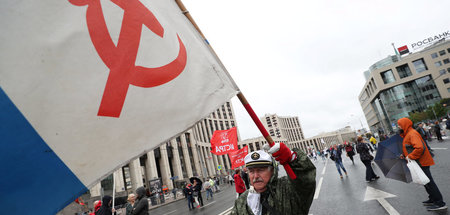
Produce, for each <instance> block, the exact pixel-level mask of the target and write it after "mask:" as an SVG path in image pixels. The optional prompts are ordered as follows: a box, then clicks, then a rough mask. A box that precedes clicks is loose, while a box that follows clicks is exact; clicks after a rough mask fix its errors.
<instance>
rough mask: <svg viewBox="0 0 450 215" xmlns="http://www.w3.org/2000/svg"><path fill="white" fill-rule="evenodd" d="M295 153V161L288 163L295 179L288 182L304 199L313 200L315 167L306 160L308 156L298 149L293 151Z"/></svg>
mask: <svg viewBox="0 0 450 215" xmlns="http://www.w3.org/2000/svg"><path fill="white" fill-rule="evenodd" d="M293 151H295V152H296V153H297V159H295V160H294V161H292V162H291V163H289V165H290V166H291V168H292V170H293V171H294V173H295V175H296V176H297V178H296V179H294V180H291V179H290V178H289V177H288V178H289V180H290V181H291V182H292V185H293V186H294V189H295V190H296V191H297V192H298V193H301V194H302V196H303V197H305V198H304V199H308V200H309V199H311V202H312V199H313V196H314V192H315V190H316V167H315V166H314V164H313V163H312V162H311V160H310V159H309V158H308V156H307V155H306V154H305V153H304V152H303V151H302V150H299V149H296V148H295V149H293Z"/></svg>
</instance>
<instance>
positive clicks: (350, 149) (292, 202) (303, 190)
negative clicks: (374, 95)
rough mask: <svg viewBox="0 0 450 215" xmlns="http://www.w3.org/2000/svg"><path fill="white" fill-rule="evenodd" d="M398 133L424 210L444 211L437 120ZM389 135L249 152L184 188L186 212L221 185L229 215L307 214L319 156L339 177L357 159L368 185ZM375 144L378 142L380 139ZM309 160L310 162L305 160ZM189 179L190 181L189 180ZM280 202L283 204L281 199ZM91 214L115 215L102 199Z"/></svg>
mask: <svg viewBox="0 0 450 215" xmlns="http://www.w3.org/2000/svg"><path fill="white" fill-rule="evenodd" d="M442 123H445V125H444V128H446V129H448V130H450V120H448V121H447V120H443V121H442ZM398 126H399V134H400V136H402V137H403V153H402V155H401V156H400V157H399V159H407V160H408V159H409V160H416V161H417V162H418V163H419V164H420V167H421V169H422V170H423V172H424V173H425V175H426V176H427V177H428V178H429V179H430V182H429V183H428V184H426V185H424V187H425V190H426V192H427V193H428V196H429V198H428V199H427V200H425V201H423V202H422V204H423V205H424V206H427V210H443V209H446V208H447V206H446V203H445V202H444V200H443V197H442V194H441V193H440V190H439V188H438V186H437V185H436V183H435V181H434V180H433V177H432V174H431V171H430V166H431V165H434V159H433V157H434V155H433V153H432V149H431V148H430V147H429V141H430V140H432V137H433V136H435V138H436V140H437V141H442V140H443V139H442V135H443V134H444V135H445V133H444V131H443V128H442V125H441V123H440V122H438V121H436V122H434V123H433V124H430V123H418V124H416V125H415V126H413V124H412V122H411V120H409V119H407V118H402V119H400V120H399V121H398ZM388 138H389V137H388V136H387V135H380V136H379V137H375V136H373V135H372V136H358V137H357V138H356V140H355V142H350V141H346V142H344V143H342V144H335V145H333V146H331V147H330V148H327V149H323V150H321V151H316V150H312V151H310V152H309V153H308V154H305V153H304V152H302V151H300V150H297V149H294V150H291V149H289V148H288V147H287V146H286V145H284V144H283V143H277V144H275V145H274V146H272V147H269V146H267V145H266V146H265V147H264V148H265V150H258V151H254V152H250V153H249V154H248V155H247V156H246V157H245V159H244V161H245V166H244V167H241V168H237V169H235V170H234V173H233V174H230V175H226V176H224V177H222V178H218V177H210V178H207V179H206V180H205V181H202V180H200V179H199V178H193V180H191V181H190V182H191V183H189V182H188V183H187V184H186V185H185V186H184V188H183V193H184V195H185V197H186V200H187V203H188V208H189V210H194V209H196V208H200V207H202V206H203V204H204V202H203V196H202V192H204V193H205V194H206V200H209V199H213V196H214V195H215V194H214V193H216V192H219V191H220V186H219V185H220V183H221V182H222V183H225V184H229V185H231V186H234V188H235V190H236V201H235V205H234V207H233V209H232V211H231V214H307V213H308V211H309V207H310V206H311V204H312V199H313V195H314V192H315V171H316V169H315V166H314V164H313V161H317V159H318V158H317V157H319V156H320V157H321V158H322V160H324V161H325V160H326V159H328V158H330V159H331V160H332V161H333V162H334V163H335V166H336V169H337V172H338V174H339V177H340V178H341V179H343V178H344V175H345V177H347V176H348V175H349V173H348V171H347V169H346V168H345V166H344V163H343V158H344V157H348V159H350V160H351V162H352V165H358V164H357V163H358V162H356V161H355V160H354V157H355V156H356V155H359V158H360V161H361V163H362V164H363V165H364V166H365V170H366V171H365V181H366V182H367V183H370V182H372V181H375V180H378V179H379V178H380V176H378V175H377V174H376V173H375V171H374V170H373V167H372V165H373V160H374V156H375V152H376V151H377V150H378V144H379V141H383V140H386V139H388ZM378 140H379V141H378ZM308 157H309V158H308ZM279 164H281V165H286V164H288V165H289V167H291V168H292V170H293V173H294V174H295V175H296V176H297V177H298V178H297V179H289V176H285V177H282V178H278V165H279ZM191 179H192V178H191ZM145 194H146V190H145V188H144V187H140V188H138V189H137V190H136V191H135V194H130V195H129V196H128V199H127V200H128V202H127V204H125V206H124V207H125V210H126V215H132V214H148V208H149V205H148V200H147V197H146V195H145ZM280 199H283V201H279V200H280ZM94 205H95V212H94V213H92V215H94V214H95V215H104V214H105V215H109V214H111V215H112V214H114V213H115V208H114V207H112V197H110V196H104V197H103V199H102V201H97V202H95V203H94Z"/></svg>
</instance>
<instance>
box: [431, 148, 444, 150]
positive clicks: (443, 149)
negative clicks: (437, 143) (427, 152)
mask: <svg viewBox="0 0 450 215" xmlns="http://www.w3.org/2000/svg"><path fill="white" fill-rule="evenodd" d="M431 149H443V150H447V148H431Z"/></svg>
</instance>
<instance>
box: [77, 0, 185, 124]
mask: <svg viewBox="0 0 450 215" xmlns="http://www.w3.org/2000/svg"><path fill="white" fill-rule="evenodd" d="M111 1H112V2H113V3H114V4H116V5H117V6H119V7H120V8H122V9H123V10H124V15H123V20H122V27H121V30H120V36H119V41H118V43H117V46H116V45H115V44H114V42H113V40H112V39H111V36H110V35H109V32H108V27H107V26H106V22H105V18H104V15H103V11H102V7H101V4H100V0H69V2H70V3H72V4H73V5H76V6H84V5H88V8H87V11H86V21H87V26H88V29H89V35H90V36H91V40H92V43H93V44H94V47H95V49H96V50H97V53H98V55H99V56H100V58H101V59H102V61H103V62H104V63H105V65H106V66H107V67H108V68H109V69H110V73H109V76H108V81H107V82H106V86H105V91H104V92H103V97H102V101H101V103H100V108H99V110H98V114H97V115H98V116H110V117H119V116H120V112H121V111H122V108H123V104H124V102H125V97H126V95H127V91H128V87H129V85H130V84H132V85H134V86H138V87H146V88H148V87H155V86H159V85H162V84H165V83H167V82H169V81H171V80H173V79H174V78H176V77H177V76H178V75H180V74H181V72H183V70H184V68H185V66H186V61H187V55H186V48H185V46H184V44H183V42H182V41H181V39H180V37H179V36H178V35H177V37H178V43H179V46H180V50H179V52H178V56H177V58H176V59H175V60H173V61H172V62H170V63H169V64H167V65H164V66H161V67H157V68H146V67H141V66H136V65H135V63H136V56H137V52H138V48H139V42H140V38H141V32H142V26H143V25H145V26H146V27H147V28H149V29H150V30H151V31H152V32H153V33H155V34H156V35H158V36H160V37H163V36H164V28H163V27H162V26H161V24H160V23H159V21H158V20H157V19H156V17H155V16H154V15H153V13H152V12H151V11H150V10H148V9H147V8H146V7H145V6H144V5H143V4H142V3H141V2H139V1H138V0H111Z"/></svg>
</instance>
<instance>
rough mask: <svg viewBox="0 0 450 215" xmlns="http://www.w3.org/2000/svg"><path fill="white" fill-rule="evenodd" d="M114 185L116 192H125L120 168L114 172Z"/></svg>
mask: <svg viewBox="0 0 450 215" xmlns="http://www.w3.org/2000/svg"><path fill="white" fill-rule="evenodd" d="M114 181H115V182H114V184H115V186H116V192H120V191H125V183H124V180H123V172H122V168H119V169H118V170H116V171H114Z"/></svg>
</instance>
